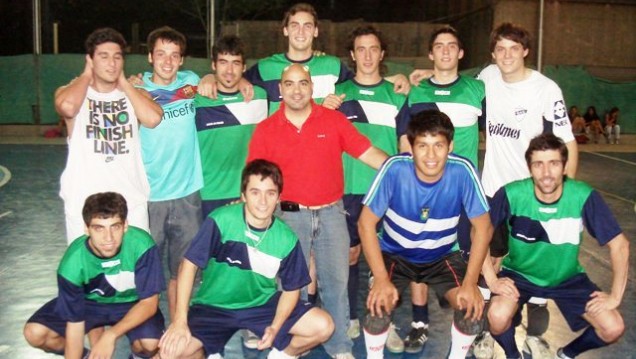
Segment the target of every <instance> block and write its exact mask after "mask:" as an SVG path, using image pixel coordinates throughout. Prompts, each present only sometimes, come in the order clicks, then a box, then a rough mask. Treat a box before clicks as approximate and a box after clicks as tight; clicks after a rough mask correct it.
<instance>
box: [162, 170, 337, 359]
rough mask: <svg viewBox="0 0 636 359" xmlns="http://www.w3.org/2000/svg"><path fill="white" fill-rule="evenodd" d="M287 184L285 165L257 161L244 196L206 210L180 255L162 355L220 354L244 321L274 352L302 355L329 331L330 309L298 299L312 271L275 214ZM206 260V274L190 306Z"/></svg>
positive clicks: (243, 185) (276, 354) (244, 185)
mask: <svg viewBox="0 0 636 359" xmlns="http://www.w3.org/2000/svg"><path fill="white" fill-rule="evenodd" d="M282 190H283V176H282V174H281V172H280V169H279V168H278V166H276V165H275V164H273V163H271V162H268V161H265V160H255V161H252V162H250V163H248V164H247V166H246V167H245V169H244V170H243V174H242V178H241V199H242V200H243V201H244V203H237V204H233V205H228V206H225V207H222V208H219V209H217V210H216V211H214V212H212V214H210V216H209V217H208V218H206V220H205V222H204V223H203V226H202V227H201V230H200V231H199V233H198V234H197V236H196V237H195V238H194V240H193V241H192V245H191V246H190V248H189V249H188V251H187V253H186V255H185V258H184V260H183V262H182V263H181V268H180V270H179V288H178V296H177V311H176V314H175V318H174V321H173V322H172V324H170V327H169V328H168V330H167V331H166V333H165V334H164V335H163V337H162V338H161V343H160V347H161V356H162V357H168V358H174V357H177V358H191V357H197V358H203V357H204V353H205V357H206V358H210V357H215V358H220V355H219V353H220V352H221V351H222V350H223V347H224V346H225V343H226V342H227V341H228V340H229V339H230V338H231V337H232V335H233V334H234V333H235V332H236V331H237V330H238V329H242V328H248V329H250V330H251V331H253V332H255V333H256V334H258V335H259V336H260V337H261V338H262V339H261V341H260V342H259V343H258V349H261V350H262V349H267V348H269V347H273V349H272V351H271V352H270V354H269V356H268V357H269V358H292V357H296V356H298V355H299V354H301V353H303V352H305V351H307V350H309V349H311V348H312V347H314V346H316V345H319V344H320V343H322V342H324V341H325V340H327V338H329V336H330V335H331V333H332V332H333V322H332V321H331V318H330V317H329V315H328V314H327V313H325V312H324V311H322V310H320V309H318V308H312V307H311V305H310V304H309V303H307V302H304V301H300V300H299V297H300V288H302V287H303V286H305V285H307V283H309V281H310V279H309V273H308V271H307V264H306V263H305V260H304V257H303V254H302V251H301V249H300V245H299V243H298V238H297V237H296V235H295V234H294V232H293V231H292V230H291V228H289V227H288V226H287V225H286V224H285V223H283V222H282V221H281V220H280V219H278V218H276V217H274V215H273V214H274V210H275V209H276V206H277V204H278V202H279V199H280V193H281V191H282ZM199 268H201V269H202V270H203V281H202V282H201V287H200V289H199V291H198V292H197V293H196V294H195V296H194V298H193V299H192V303H191V306H190V309H189V310H188V302H189V301H190V294H191V293H192V287H193V285H194V277H195V274H196V271H197V269H199ZM279 283H280V287H281V288H282V292H280V291H277V288H278V285H279Z"/></svg>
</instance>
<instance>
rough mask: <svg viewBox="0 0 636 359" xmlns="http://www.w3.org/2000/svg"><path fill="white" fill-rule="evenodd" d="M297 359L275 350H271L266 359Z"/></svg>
mask: <svg viewBox="0 0 636 359" xmlns="http://www.w3.org/2000/svg"><path fill="white" fill-rule="evenodd" d="M293 358H298V357H297V356H294V355H289V354H287V353H285V352H284V351H282V350H278V349H276V348H272V350H271V351H270V352H269V354H268V355H267V359H293Z"/></svg>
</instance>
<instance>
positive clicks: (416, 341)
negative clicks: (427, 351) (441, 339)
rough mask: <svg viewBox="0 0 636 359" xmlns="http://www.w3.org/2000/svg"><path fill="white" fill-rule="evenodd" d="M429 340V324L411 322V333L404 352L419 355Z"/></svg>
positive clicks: (405, 341) (405, 343)
mask: <svg viewBox="0 0 636 359" xmlns="http://www.w3.org/2000/svg"><path fill="white" fill-rule="evenodd" d="M427 340H428V324H424V323H422V322H417V323H415V322H411V331H410V332H409V334H408V335H407V336H406V339H404V351H405V352H407V353H419V352H420V351H422V348H424V344H425V343H426V341H427Z"/></svg>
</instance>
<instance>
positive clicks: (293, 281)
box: [185, 203, 310, 309]
mask: <svg viewBox="0 0 636 359" xmlns="http://www.w3.org/2000/svg"><path fill="white" fill-rule="evenodd" d="M244 207H245V204H244V203H237V204H233V205H228V206H224V207H220V208H218V209H216V210H215V211H213V212H212V213H211V214H210V215H209V217H208V218H206V219H205V221H204V222H203V225H202V226H201V229H200V230H199V233H198V234H197V235H196V237H194V239H193V240H192V244H191V245H190V248H189V249H188V251H187V252H186V254H185V258H187V259H188V260H189V261H190V262H192V263H194V264H195V265H196V266H197V267H199V268H201V269H202V270H203V280H202V282H201V287H200V288H199V290H198V291H197V293H196V294H195V295H194V298H193V299H192V302H191V304H202V305H209V306H214V307H218V308H224V309H245V308H252V307H256V306H260V305H263V304H265V303H266V302H267V301H268V300H269V299H270V298H271V297H272V296H273V295H274V294H275V293H276V291H277V288H278V281H277V279H279V280H280V285H281V287H282V288H283V290H285V291H292V290H297V289H300V288H302V287H304V286H305V285H307V284H308V283H309V282H310V278H309V272H308V270H307V264H306V263H305V259H304V257H303V254H302V250H301V249H300V244H299V242H298V238H297V237H296V234H294V232H293V231H292V230H291V228H289V226H287V225H286V224H285V223H283V221H281V220H280V219H278V218H275V217H274V219H273V221H272V224H271V225H270V226H269V227H268V228H267V229H265V230H257V229H254V228H251V227H248V225H247V224H246V221H245V216H244Z"/></svg>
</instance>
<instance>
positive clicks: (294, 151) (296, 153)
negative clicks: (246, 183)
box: [247, 101, 371, 206]
mask: <svg viewBox="0 0 636 359" xmlns="http://www.w3.org/2000/svg"><path fill="white" fill-rule="evenodd" d="M370 147H371V142H370V141H369V140H368V139H367V138H366V137H364V136H363V135H362V134H360V132H358V130H357V129H356V128H355V127H354V126H353V125H352V124H351V122H350V121H349V120H347V118H346V117H345V115H343V114H342V113H341V112H338V111H334V110H329V109H326V108H324V107H322V106H318V105H316V104H315V103H314V102H313V101H312V108H311V114H310V115H309V118H307V120H306V121H305V123H304V124H303V125H302V128H301V129H298V128H296V126H294V125H293V124H292V123H291V122H290V121H289V120H287V118H286V117H285V104H284V103H283V104H281V107H280V109H279V110H278V111H276V112H275V113H274V114H272V116H270V117H269V118H267V119H266V120H264V121H262V122H261V123H259V124H258V125H257V126H256V129H255V130H254V135H253V136H252V140H251V142H250V146H249V154H248V156H247V161H248V162H249V161H251V160H253V159H257V158H262V159H266V160H268V161H272V162H274V163H276V164H277V165H278V166H279V167H280V168H281V170H282V172H283V181H284V184H283V193H282V194H281V199H282V200H284V201H294V202H297V203H300V204H302V205H305V206H319V205H323V204H329V203H332V202H335V201H337V200H339V199H340V198H341V197H342V194H343V191H344V179H343V177H344V176H343V171H342V153H343V152H346V153H348V154H349V155H351V156H352V157H354V158H358V157H360V155H362V154H363V153H364V152H365V151H366V150H368V149H369V148H370Z"/></svg>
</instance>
